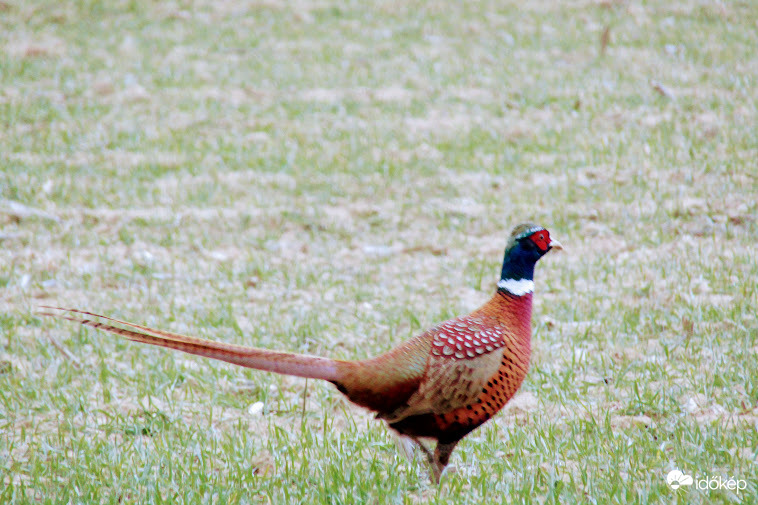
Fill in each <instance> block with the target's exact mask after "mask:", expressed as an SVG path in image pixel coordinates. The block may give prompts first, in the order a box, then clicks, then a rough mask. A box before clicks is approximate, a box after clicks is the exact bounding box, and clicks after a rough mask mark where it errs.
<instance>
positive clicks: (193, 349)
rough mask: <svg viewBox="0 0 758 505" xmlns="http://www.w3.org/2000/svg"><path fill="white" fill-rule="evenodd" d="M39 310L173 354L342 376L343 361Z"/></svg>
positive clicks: (279, 370)
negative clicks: (167, 350) (164, 348)
mask: <svg viewBox="0 0 758 505" xmlns="http://www.w3.org/2000/svg"><path fill="white" fill-rule="evenodd" d="M42 308H44V309H52V310H60V311H63V312H64V314H57V313H52V312H41V313H40V314H41V315H44V316H52V317H58V318H61V319H67V320H69V321H74V322H75V323H79V324H82V325H84V326H90V327H92V328H95V329H98V330H103V331H107V332H110V333H115V334H116V335H121V336H122V337H125V338H127V339H129V340H132V341H134V342H141V343H143V344H150V345H156V346H158V347H166V348H168V349H176V350H177V351H182V352H186V353H189V354H195V355H197V356H204V357H206V358H212V359H217V360H221V361H226V362H227V363H232V364H234V365H239V366H244V367H247V368H255V369H257V370H266V371H269V372H275V373H279V374H285V375H295V376H298V377H306V378H310V379H323V380H327V381H331V382H338V381H339V380H340V379H341V376H342V373H341V370H340V365H341V364H343V362H340V361H337V360H333V359H328V358H320V357H317V356H306V355H303V354H293V353H288V352H279V351H270V350H268V349H258V348H255V347H246V346H243V345H235V344H225V343H222V342H214V341H212V340H205V339H202V338H196V337H188V336H185V335H179V334H177V333H171V332H168V331H163V330H156V329H154V328H148V327H147V326H140V325H138V324H134V323H129V322H126V321H119V320H118V319H113V318H110V317H107V316H101V315H99V314H93V313H92V312H86V311H83V310H77V309H67V308H61V307H49V306H44V305H43V306H42ZM70 314H82V315H84V316H92V317H97V318H101V319H105V320H107V321H110V322H113V323H116V324H120V325H123V326H127V327H128V328H120V327H118V326H113V325H111V324H107V323H100V322H98V321H93V320H91V319H86V318H80V317H75V316H72V315H70Z"/></svg>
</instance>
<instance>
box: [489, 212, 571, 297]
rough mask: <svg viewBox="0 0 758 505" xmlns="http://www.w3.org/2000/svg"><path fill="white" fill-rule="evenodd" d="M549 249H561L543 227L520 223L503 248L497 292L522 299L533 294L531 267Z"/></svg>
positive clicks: (558, 243) (532, 269)
mask: <svg viewBox="0 0 758 505" xmlns="http://www.w3.org/2000/svg"><path fill="white" fill-rule="evenodd" d="M551 249H563V246H562V245H561V243H560V242H558V241H557V240H553V239H551V238H550V232H548V231H547V230H546V229H545V228H543V227H542V226H539V225H536V224H532V223H523V224H520V225H518V226H516V227H515V228H514V229H513V231H512V232H511V236H510V239H509V240H508V245H506V247H505V257H504V259H503V270H502V272H501V274H500V281H499V282H498V283H497V287H498V290H501V291H506V292H508V293H510V294H512V295H516V296H521V295H524V294H527V293H531V292H533V291H534V265H535V264H536V263H537V261H539V259H540V258H541V257H543V256H544V255H545V254H547V252H548V251H550V250H551Z"/></svg>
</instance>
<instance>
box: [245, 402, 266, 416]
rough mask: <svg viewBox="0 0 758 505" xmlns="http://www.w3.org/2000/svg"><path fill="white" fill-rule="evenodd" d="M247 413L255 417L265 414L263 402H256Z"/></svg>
mask: <svg viewBox="0 0 758 505" xmlns="http://www.w3.org/2000/svg"><path fill="white" fill-rule="evenodd" d="M247 413H248V414H249V415H251V416H253V417H255V416H257V415H260V414H262V413H263V402H255V403H253V404H252V405H250V406H249V407H248V408H247Z"/></svg>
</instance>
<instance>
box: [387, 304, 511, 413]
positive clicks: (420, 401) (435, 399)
mask: <svg viewBox="0 0 758 505" xmlns="http://www.w3.org/2000/svg"><path fill="white" fill-rule="evenodd" d="M427 335H428V337H429V338H431V339H432V348H431V353H430V356H429V360H428V362H427V367H426V373H425V374H424V378H423V380H422V381H421V384H419V387H418V390H416V392H414V393H413V395H411V397H410V398H408V401H407V402H406V404H405V405H403V406H402V407H400V408H397V409H395V410H394V411H393V412H391V413H389V414H387V415H384V416H382V417H383V418H384V419H386V420H387V421H388V422H390V423H393V422H396V421H399V420H401V419H404V418H406V417H409V416H412V415H418V414H426V413H434V414H444V413H446V412H450V411H451V410H455V409H457V408H460V407H464V406H466V405H469V404H471V403H473V402H474V401H475V400H476V399H477V398H478V397H479V395H480V394H481V393H482V389H483V388H484V386H485V385H486V384H487V381H488V380H489V379H490V378H491V377H492V376H493V375H495V374H496V373H497V370H498V368H499V366H500V362H501V359H502V357H503V347H504V346H505V334H504V331H503V329H502V328H501V327H499V326H497V325H493V324H491V323H490V324H487V322H486V321H484V320H483V319H480V318H472V317H461V318H458V319H453V320H451V321H447V322H445V323H442V324H440V325H439V326H437V327H435V328H432V329H431V330H429V332H428V333H427Z"/></svg>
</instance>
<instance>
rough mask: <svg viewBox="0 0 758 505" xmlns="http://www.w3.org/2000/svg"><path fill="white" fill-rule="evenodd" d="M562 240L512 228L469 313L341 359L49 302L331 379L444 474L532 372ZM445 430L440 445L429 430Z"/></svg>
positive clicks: (128, 331)
mask: <svg viewBox="0 0 758 505" xmlns="http://www.w3.org/2000/svg"><path fill="white" fill-rule="evenodd" d="M551 249H562V247H561V245H560V244H559V243H558V242H557V241H556V240H552V239H551V238H550V234H549V233H548V231H547V230H546V229H544V228H543V227H541V226H537V225H534V224H520V225H518V226H516V227H515V228H514V230H513V232H512V233H511V236H510V239H509V241H508V245H507V247H506V249H505V258H504V260H503V268H502V272H501V275H500V281H499V282H498V283H497V291H496V293H495V294H494V295H493V296H492V298H491V299H490V300H489V301H488V302H487V303H485V304H484V305H483V306H482V307H480V308H479V309H477V310H475V311H474V312H472V313H471V314H469V315H467V316H461V317H458V318H455V319H451V320H449V321H445V322H444V323H441V324H439V325H437V326H435V327H433V328H431V329H429V330H427V331H426V332H424V333H422V334H421V335H419V336H417V337H415V338H413V339H412V340H410V341H408V342H406V343H404V344H401V345H399V346H398V347H396V348H394V349H392V350H390V351H388V352H386V353H384V354H382V355H380V356H377V357H375V358H372V359H367V360H363V361H341V360H334V359H328V358H321V357H315V356H306V355H300V354H292V353H287V352H278V351H271V350H267V349H257V348H253V347H245V346H240V345H233V344H224V343H220V342H213V341H210V340H204V339H199V338H194V337H188V336H184V335H178V334H175V333H170V332H167V331H162V330H156V329H153V328H148V327H146V326H141V325H138V324H134V323H128V322H125V321H119V320H116V319H112V318H109V317H105V316H101V315H98V314H93V313H90V312H86V311H81V310H76V309H62V308H58V307H45V308H47V309H56V310H63V311H66V312H68V313H69V314H70V313H77V314H83V315H86V316H94V317H98V318H102V319H105V320H107V321H110V322H111V323H116V324H120V325H123V326H126V328H121V327H117V326H113V325H112V324H107V323H100V322H96V321H93V320H90V319H82V318H77V317H74V316H71V315H62V314H53V313H43V314H44V315H49V316H55V317H61V318H64V319H68V320H71V321H75V322H78V323H81V324H83V325H86V326H91V327H93V328H97V329H100V330H105V331H109V332H111V333H115V334H118V335H121V336H123V337H126V338H127V339H129V340H133V341H135V342H142V343H145V344H152V345H157V346H161V347H168V348H171V349H176V350H179V351H184V352H186V353H190V354H196V355H199V356H205V357H208V358H213V359H217V360H222V361H227V362H229V363H233V364H235V365H240V366H244V367H248V368H255V369H259V370H267V371H270V372H276V373H280V374H287V375H296V376H299V377H307V378H313V379H323V380H327V381H329V382H331V383H333V384H334V385H335V386H336V387H337V389H338V390H339V391H340V392H341V393H343V394H344V395H345V396H347V397H348V399H349V400H350V401H352V402H353V403H355V404H357V405H360V406H361V407H365V408H367V409H369V410H372V411H374V412H376V416H377V418H379V419H383V420H384V421H385V422H386V423H387V424H388V425H389V427H390V428H392V429H393V430H395V431H396V432H398V433H399V434H400V435H404V436H407V437H409V438H410V439H411V440H413V442H415V443H416V444H417V445H418V446H419V447H420V448H421V450H422V451H423V452H424V454H425V455H426V457H427V459H428V461H429V464H430V466H431V469H432V473H433V477H434V480H435V481H439V478H440V475H441V474H442V471H443V470H444V468H445V466H446V465H447V464H448V461H449V460H450V455H451V453H452V452H453V449H454V448H455V446H456V444H457V443H458V442H459V441H460V440H461V439H462V438H463V437H464V436H466V435H467V434H468V433H470V432H471V431H472V430H474V429H475V428H477V427H479V426H480V425H482V424H483V423H485V422H486V421H487V420H489V419H490V418H491V417H492V416H493V415H495V414H496V413H497V412H498V411H499V410H500V409H502V408H503V406H504V405H505V404H506V402H507V401H508V400H510V399H511V398H512V397H513V395H514V394H515V393H516V390H517V389H518V388H519V386H520V385H521V382H522V381H523V380H524V377H525V376H526V372H527V368H528V367H529V355H530V352H531V345H530V341H531V314H532V293H533V291H534V281H533V274H534V266H535V264H536V263H537V261H538V260H539V259H540V258H541V257H542V256H543V255H545V254H546V253H547V252H548V251H550V250H551ZM422 438H429V439H434V440H437V445H436V447H435V450H434V453H433V454H432V453H431V452H430V451H429V450H428V449H427V448H426V446H425V445H424V444H423V443H422V442H421V440H420V439H422Z"/></svg>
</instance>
